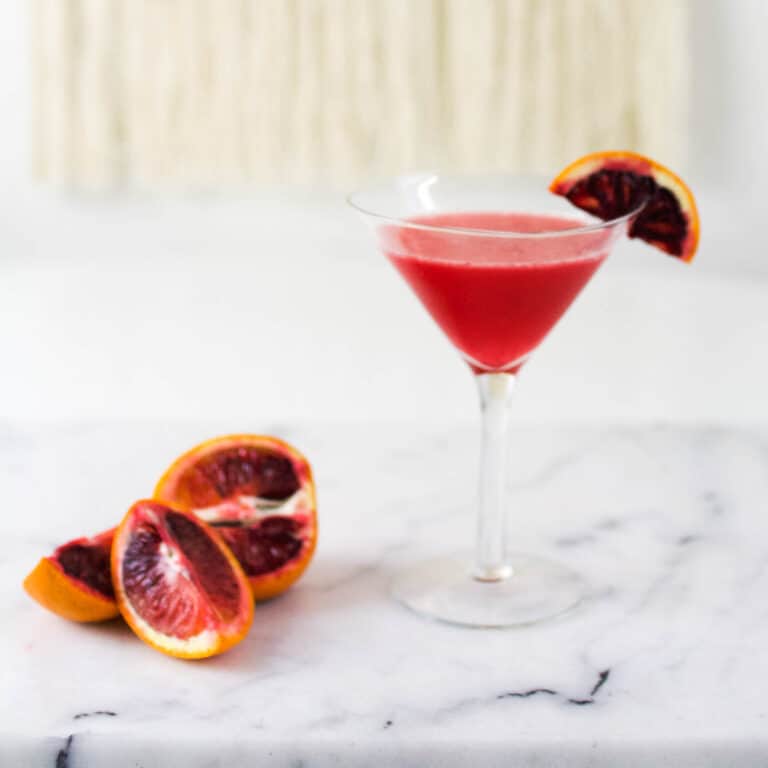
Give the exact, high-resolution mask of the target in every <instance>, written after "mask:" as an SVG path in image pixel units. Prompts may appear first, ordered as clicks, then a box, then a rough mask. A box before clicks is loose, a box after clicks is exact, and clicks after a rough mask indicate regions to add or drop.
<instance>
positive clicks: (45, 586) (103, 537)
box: [24, 528, 119, 621]
mask: <svg viewBox="0 0 768 768" xmlns="http://www.w3.org/2000/svg"><path fill="white" fill-rule="evenodd" d="M114 534H115V529H114V528H113V529H111V530H109V531H105V532H104V533H100V534H98V535H97V536H91V537H90V538H85V537H84V538H80V539H75V540H74V541H70V542H67V543H66V544H62V545H61V546H60V547H58V548H57V549H56V550H54V552H53V554H52V555H50V556H49V557H44V558H42V559H41V560H40V562H39V563H38V564H37V566H35V568H34V570H33V571H32V572H31V573H30V574H29V576H27V578H26V579H24V589H26V590H27V592H28V593H29V594H30V595H31V596H32V597H33V598H34V599H35V600H37V602H38V603H40V605H42V606H44V607H45V608H48V610H50V611H53V612H54V613H57V614H58V615H59V616H63V617H64V618H65V619H70V620H71V621H105V620H107V619H114V618H115V616H117V615H119V611H118V609H117V603H116V602H115V593H114V591H113V589H112V580H111V579H110V575H109V555H110V550H111V548H112V537H113V536H114Z"/></svg>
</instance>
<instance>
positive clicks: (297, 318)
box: [0, 179, 768, 426]
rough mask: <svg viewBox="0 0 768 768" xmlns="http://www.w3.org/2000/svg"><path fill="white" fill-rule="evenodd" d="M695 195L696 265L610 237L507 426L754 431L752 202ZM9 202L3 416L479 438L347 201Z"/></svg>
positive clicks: (766, 333)
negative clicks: (412, 429) (348, 423)
mask: <svg viewBox="0 0 768 768" xmlns="http://www.w3.org/2000/svg"><path fill="white" fill-rule="evenodd" d="M532 183H535V184H536V185H537V186H538V187H539V188H541V187H543V186H545V185H546V180H545V179H540V180H538V181H533V182H532ZM695 188H696V190H697V194H698V193H699V189H700V187H699V186H696V187H695ZM699 201H700V204H701V214H702V221H703V222H704V225H703V226H704V229H703V235H702V242H701V250H700V253H699V254H698V256H697V259H696V261H695V262H694V263H693V264H692V265H691V266H690V267H689V266H686V265H683V264H680V263H679V262H677V261H676V260H674V259H670V258H667V257H665V256H663V255H662V254H660V253H658V252H655V251H653V250H652V249H650V248H648V247H645V246H643V245H640V244H637V243H630V242H625V243H621V244H620V245H619V247H618V248H617V249H616V252H615V254H614V255H613V257H612V258H611V259H609V261H608V262H607V263H606V265H605V266H604V267H603V268H602V269H601V270H600V271H599V272H598V274H597V275H596V276H595V278H594V280H593V281H592V282H591V283H590V285H588V286H587V288H586V290H585V291H584V292H583V294H582V296H580V297H579V298H578V299H577V301H576V303H575V304H574V306H573V307H572V308H571V309H570V310H569V312H568V313H567V315H566V316H565V318H564V319H563V320H562V321H561V323H560V324H559V325H558V327H557V328H556V329H555V331H554V332H553V333H552V335H551V336H550V337H549V338H547V339H546V340H545V342H544V343H543V344H542V345H541V347H540V348H539V349H538V350H537V351H536V354H535V356H534V358H533V360H532V361H531V363H530V364H529V366H528V367H527V369H526V372H525V378H524V380H522V381H521V386H520V394H521V404H520V409H519V411H518V417H519V418H520V419H524V420H526V421H528V422H530V423H541V422H548V423H553V424H562V423H574V422H579V423H582V424H583V423H586V424H592V423H596V422H598V423H605V422H609V423H621V424H627V423H631V424H645V423H648V422H649V421H657V420H662V421H669V420H673V421H676V422H685V423H689V424H690V423H693V424H697V423H700V422H705V423H708V424H711V423H718V424H739V425H742V426H752V425H753V424H755V423H760V424H762V425H764V426H768V398H766V397H765V392H766V389H768V357H766V355H765V354H758V352H759V351H761V350H762V349H763V348H764V347H765V340H766V338H768V312H766V306H768V259H766V254H767V253H768V230H766V229H765V227H764V225H763V218H764V209H765V206H764V205H762V203H763V202H764V201H763V198H761V197H759V198H758V197H755V199H754V200H753V201H744V200H737V199H736V198H735V197H734V196H733V195H730V194H729V195H725V194H723V193H722V192H721V191H720V190H711V189H707V188H706V187H702V188H701V192H700V194H699ZM15 205H16V206H17V207H18V208H20V210H19V211H18V213H14V212H13V211H14V210H15V209H9V212H7V215H5V216H3V217H0V360H2V375H1V376H0V420H2V419H25V420H27V419H44V420H46V421H60V422H62V421H64V422H66V421H71V420H82V419H86V420H89V419H93V420H110V419H120V418H124V419H130V420H133V419H153V420H166V419H175V420H187V419H197V418H201V417H204V418H209V419H238V418H242V416H243V415H244V414H245V415H248V416H253V417H254V418H256V419H280V420H288V421H291V422H293V423H298V424H305V423H307V422H309V421H314V420H318V419H342V420H352V419H360V420H368V419H370V418H372V417H373V418H377V419H381V420H386V419H395V420H403V421H405V420H418V421H421V422H423V423H426V422H428V421H429V422H432V423H438V424H444V423H446V419H448V423H455V422H456V421H463V422H464V423H467V424H468V423H474V419H475V411H476V405H475V401H474V392H473V384H472V381H471V377H470V376H468V375H467V372H466V370H465V368H464V366H462V365H461V364H460V363H458V362H457V358H456V353H455V352H454V350H453V349H452V348H451V346H450V344H448V342H446V341H445V339H444V338H443V337H442V336H441V334H440V332H439V331H438V330H437V328H436V327H435V326H434V324H433V323H432V322H431V320H430V319H429V318H428V317H427V315H426V313H425V312H424V310H423V308H422V307H421V306H420V305H419V304H418V302H417V301H416V299H415V298H414V297H413V296H412V295H411V294H410V292H409V291H408V289H407V288H406V286H405V285H404V284H403V282H402V280H400V278H399V277H398V276H397V275H396V274H395V272H394V270H393V269H391V268H390V267H389V265H388V264H387V263H386V262H385V260H384V258H382V257H381V256H380V255H379V254H377V253H376V252H375V250H374V245H373V243H372V241H371V240H372V239H371V238H370V236H369V233H368V231H367V230H366V228H365V226H364V225H363V224H362V223H361V222H360V221H359V220H358V219H357V218H356V217H355V216H354V215H353V214H352V213H351V212H350V211H349V210H348V209H347V208H346V207H345V205H344V203H343V191H342V190H338V189H337V190H317V191H315V192H309V191H304V192H301V191H298V190H272V191H269V192H267V191H262V192H261V193H254V194H253V195H252V196H251V197H249V198H242V197H241V198H239V199H231V198H222V197H216V196H210V197H201V196H199V197H196V198H190V199H185V200H172V199H124V198H117V199H114V200H95V199H87V198H86V199H82V198H71V197H69V198H68V197H50V196H46V195H43V194H40V193H38V194H37V195H34V196H31V197H29V199H27V198H24V197H22V198H21V199H20V200H19V201H16V203H15ZM564 205H565V204H564ZM31 222H34V225H33V224H31Z"/></svg>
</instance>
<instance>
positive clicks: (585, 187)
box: [549, 151, 700, 262]
mask: <svg viewBox="0 0 768 768" xmlns="http://www.w3.org/2000/svg"><path fill="white" fill-rule="evenodd" d="M633 179H634V182H633ZM606 181H610V182H611V183H613V184H618V182H619V181H622V182H623V183H635V184H638V185H643V184H648V185H649V186H650V188H651V189H650V194H651V197H650V199H649V200H648V201H647V203H646V206H645V208H644V209H643V210H642V211H641V212H640V213H639V214H638V216H637V217H636V219H635V221H634V222H633V225H632V227H631V228H630V232H629V235H630V237H640V238H641V239H643V240H645V241H646V242H648V243H650V244H651V245H653V246H655V247H657V248H659V249H661V250H663V251H665V252H667V253H669V254H671V255H673V256H676V257H678V258H680V259H681V260H682V261H685V262H690V261H691V260H692V259H693V257H694V254H695V253H696V249H697V247H698V242H699V228H700V224H699V215H698V210H697V208H696V201H695V199H694V197H693V194H692V192H691V190H690V189H689V188H688V187H687V186H686V184H685V182H684V181H683V180H682V179H681V178H680V177H679V176H677V175H676V174H675V173H673V172H672V171H670V170H669V169H668V168H665V167H664V166H662V165H660V164H659V163H656V162H655V161H653V160H651V159H650V158H647V157H645V156H643V155H639V154H637V153H635V152H624V151H607V152H595V153H594V154H591V155H586V156H585V157H582V158H580V159H579V160H576V161H575V162H573V163H571V164H570V165H569V166H567V167H566V168H565V169H564V170H563V171H561V172H560V173H559V174H558V175H557V177H556V178H555V179H554V180H553V181H552V183H551V184H550V187H549V188H550V191H552V192H554V193H555V194H558V195H562V196H564V197H567V198H568V199H569V200H571V202H573V203H574V204H575V205H576V206H577V207H579V208H582V209H583V210H587V211H589V212H590V213H593V214H594V215H597V216H599V217H600V218H613V217H615V216H621V215H624V214H627V213H630V212H631V210H632V207H635V206H636V205H637V204H638V202H639V201H638V200H637V199H636V198H635V199H634V200H633V206H632V207H629V206H627V207H626V208H625V209H624V210H621V206H620V205H618V206H614V207H613V209H612V210H610V211H606V210H605V203H606V199H610V198H611V196H610V195H609V196H607V197H606V196H605V195H601V194H600V191H601V189H600V188H601V185H603V184H604V183H605V182H606ZM617 188H618V187H617ZM607 191H609V192H610V191H611V190H607ZM615 196H616V195H615V194H613V196H612V197H613V199H612V202H615ZM601 209H602V210H601Z"/></svg>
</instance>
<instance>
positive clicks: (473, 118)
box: [31, 0, 688, 188]
mask: <svg viewBox="0 0 768 768" xmlns="http://www.w3.org/2000/svg"><path fill="white" fill-rule="evenodd" d="M32 7H33V13H32V20H31V30H32V36H33V72H34V75H33V76H34V89H33V91H34V100H33V120H32V130H33V138H32V147H33V156H34V164H35V169H36V172H37V175H38V176H39V177H40V178H42V179H45V180H49V181H52V182H57V183H61V184H66V185H75V186H84V187H95V188H109V187H114V186H135V187H152V186H170V187H189V186H193V187H194V186H211V185H227V184H229V185H232V184H234V185H239V184H244V183H249V182H262V181H275V180H278V181H280V180H289V181H311V180H313V179H318V178H320V179H331V180H336V181H343V182H348V181H351V180H352V179H356V178H360V177H362V176H365V175H371V174H380V173H394V172H399V171H404V170H409V169H414V168H427V167H437V166H439V167H441V168H450V169H454V170H486V169H494V170H511V171H523V172H529V171H533V172H544V173H552V172H553V171H555V170H556V169H558V168H559V167H560V166H561V165H563V163H565V162H567V161H569V160H571V159H573V158H575V157H577V156H579V155H580V154H582V153H584V152H587V151H590V150H594V149H602V148H610V147H622V148H633V149H637V150H640V151H644V152H647V153H650V154H652V155H655V156H658V157H659V158H661V159H663V160H664V161H666V162H669V163H670V164H672V165H680V164H681V163H684V161H685V146H686V135H687V130H688V126H687V123H686V117H687V98H686V96H687V92H688V87H687V80H688V71H687V67H688V43H687V36H688V30H687V23H688V22H687V16H688V8H687V0H32Z"/></svg>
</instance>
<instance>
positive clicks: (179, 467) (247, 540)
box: [155, 435, 317, 600]
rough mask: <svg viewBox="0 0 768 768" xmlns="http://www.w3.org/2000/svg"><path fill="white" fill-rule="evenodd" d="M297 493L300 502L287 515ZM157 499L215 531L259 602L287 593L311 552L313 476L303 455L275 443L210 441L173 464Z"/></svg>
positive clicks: (253, 438) (243, 438) (255, 438)
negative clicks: (262, 504)
mask: <svg viewBox="0 0 768 768" xmlns="http://www.w3.org/2000/svg"><path fill="white" fill-rule="evenodd" d="M299 492H302V494H303V496H301V497H299V500H298V502H297V504H296V507H295V508H292V509H291V510H290V511H289V512H287V511H286V510H287V508H288V505H289V504H290V502H291V499H292V498H293V497H294V495H295V494H297V493H299ZM155 496H156V498H158V499H160V500H163V501H165V502H166V503H169V504H171V505H174V506H176V507H179V508H182V509H184V510H186V511H190V512H193V513H195V514H197V515H198V516H200V517H201V519H204V520H205V521H206V522H208V523H209V524H210V525H212V526H213V527H214V528H216V530H217V531H218V533H219V534H220V536H221V537H222V538H223V539H224V541H225V542H226V543H227V544H228V546H229V547H230V548H231V549H232V551H233V552H234V554H235V555H236V557H237V559H238V561H239V562H240V564H241V565H242V567H243V569H244V571H245V573H246V576H248V579H249V582H250V585H251V589H252V592H253V596H254V598H255V599H256V600H265V599H268V598H271V597H275V596H277V595H279V594H280V593H282V592H284V591H285V590H286V589H288V588H289V587H290V586H291V585H292V584H293V583H295V581H296V580H297V579H298V578H299V577H300V576H301V574H302V573H303V572H304V570H305V569H306V567H307V565H308V564H309V562H310V560H311V558H312V555H313V553H314V550H315V546H316V541H317V518H316V511H315V494H314V483H313V481H312V472H311V469H310V466H309V464H308V462H307V461H306V459H305V458H304V457H303V456H302V455H301V454H300V453H298V451H296V450H295V449H294V448H293V447H292V446H290V445H288V444H287V443H284V442H283V441H281V440H278V439H276V438H272V437H268V436H263V435H232V436H227V437H222V438H215V439H213V440H209V441H207V442H205V443H203V444H201V445H199V446H197V447H195V448H193V449H192V450H191V451H188V452H187V453H186V454H184V455H183V456H181V457H180V458H179V459H177V460H176V461H175V462H174V463H173V465H172V466H171V467H170V468H169V469H168V470H167V471H166V472H165V474H164V475H163V476H162V478H161V479H160V481H159V482H158V484H157V487H156V488H155ZM255 499H260V500H261V501H260V502H255V501H254V500H255ZM264 500H266V501H267V502H268V503H269V507H268V508H267V509H266V510H265V509H263V508H260V507H258V504H261V503H263V502H264ZM255 505H256V506H255Z"/></svg>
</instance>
